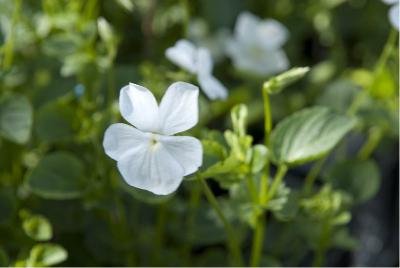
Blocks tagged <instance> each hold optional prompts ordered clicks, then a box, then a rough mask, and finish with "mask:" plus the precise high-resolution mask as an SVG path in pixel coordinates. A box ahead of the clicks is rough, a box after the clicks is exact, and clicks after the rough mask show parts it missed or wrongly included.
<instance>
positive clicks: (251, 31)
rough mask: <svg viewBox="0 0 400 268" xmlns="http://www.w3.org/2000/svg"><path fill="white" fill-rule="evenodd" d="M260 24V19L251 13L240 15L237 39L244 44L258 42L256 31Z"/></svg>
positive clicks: (245, 12)
mask: <svg viewBox="0 0 400 268" xmlns="http://www.w3.org/2000/svg"><path fill="white" fill-rule="evenodd" d="M259 22H260V19H259V18H257V17H256V16H254V15H253V14H251V13H250V12H247V11H244V12H242V13H240V15H239V17H238V19H237V21H236V25H235V36H236V38H237V39H238V40H240V41H241V42H244V43H252V42H254V41H255V40H257V33H256V29H257V26H258V23H259Z"/></svg>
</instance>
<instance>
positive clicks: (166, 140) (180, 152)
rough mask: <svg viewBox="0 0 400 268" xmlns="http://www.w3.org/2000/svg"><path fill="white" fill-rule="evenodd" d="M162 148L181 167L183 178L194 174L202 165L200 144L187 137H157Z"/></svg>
mask: <svg viewBox="0 0 400 268" xmlns="http://www.w3.org/2000/svg"><path fill="white" fill-rule="evenodd" d="M158 140H159V142H160V143H161V144H162V146H163V148H165V150H167V151H168V152H169V153H170V155H171V156H172V157H173V158H174V159H175V160H176V161H177V162H178V163H179V165H181V167H182V168H183V170H184V176H186V175H189V174H192V173H194V172H196V171H197V170H198V169H199V167H200V166H201V165H202V163H203V147H202V145H201V142H200V141H199V140H198V139H196V138H193V137H188V136H161V135H160V136H159V138H158Z"/></svg>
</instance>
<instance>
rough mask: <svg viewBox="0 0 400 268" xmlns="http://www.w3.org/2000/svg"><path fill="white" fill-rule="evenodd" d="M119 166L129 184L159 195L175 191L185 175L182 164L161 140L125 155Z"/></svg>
mask: <svg viewBox="0 0 400 268" xmlns="http://www.w3.org/2000/svg"><path fill="white" fill-rule="evenodd" d="M117 166H118V169H119V171H120V173H121V175H122V177H123V178H124V179H125V181H126V182H127V183H128V184H129V185H131V186H133V187H137V188H140V189H143V190H147V191H150V192H152V193H154V194H158V195H167V194H170V193H172V192H174V191H175V190H176V189H177V188H178V186H179V185H180V183H181V182H182V178H183V175H184V170H183V168H182V166H181V165H180V164H179V163H178V162H177V161H176V160H175V159H174V158H173V157H172V156H171V154H170V153H169V152H168V151H167V150H165V149H164V148H163V146H162V144H161V143H160V142H159V143H157V144H147V146H144V147H142V148H141V150H137V151H135V152H134V153H132V154H128V155H125V156H124V157H123V158H122V159H120V161H118V164H117Z"/></svg>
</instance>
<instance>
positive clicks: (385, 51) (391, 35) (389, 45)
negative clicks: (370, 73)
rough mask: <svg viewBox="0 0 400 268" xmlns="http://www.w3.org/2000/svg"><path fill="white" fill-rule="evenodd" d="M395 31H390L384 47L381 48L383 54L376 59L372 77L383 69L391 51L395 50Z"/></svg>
mask: <svg viewBox="0 0 400 268" xmlns="http://www.w3.org/2000/svg"><path fill="white" fill-rule="evenodd" d="M396 37H397V30H395V29H394V28H393V29H392V30H391V31H390V33H389V37H388V40H387V41H386V44H385V47H384V48H383V52H382V54H381V56H380V57H379V59H378V62H377V64H376V66H375V70H374V75H375V77H376V75H377V74H378V73H379V72H380V71H381V70H382V69H383V67H384V66H385V64H386V62H387V60H388V59H389V56H390V54H391V53H392V50H393V49H394V48H395V44H396V41H397V38H396Z"/></svg>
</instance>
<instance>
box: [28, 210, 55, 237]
mask: <svg viewBox="0 0 400 268" xmlns="http://www.w3.org/2000/svg"><path fill="white" fill-rule="evenodd" d="M22 215H23V217H24V218H25V219H24V221H23V222H22V228H23V229H24V231H25V233H26V235H28V236H29V237H30V238H32V239H34V240H36V241H46V240H49V239H51V237H52V236H53V230H52V227H51V224H50V222H49V221H48V220H47V219H46V218H45V217H43V216H41V215H29V214H27V213H26V212H25V213H22Z"/></svg>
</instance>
